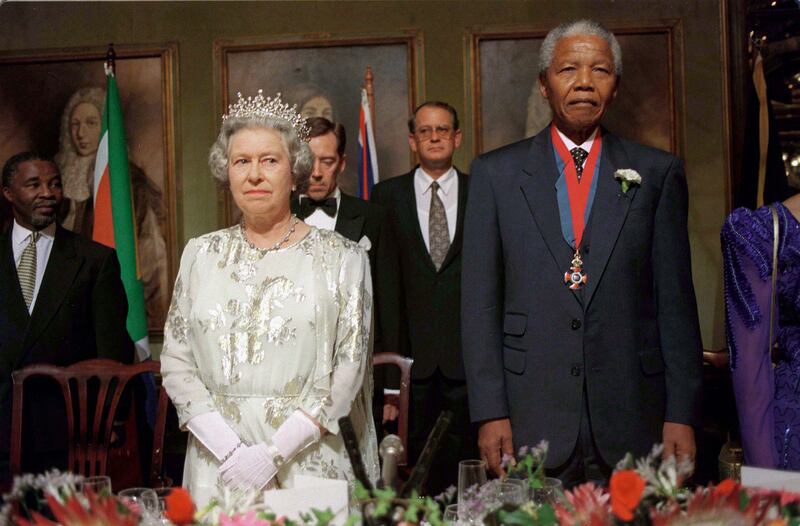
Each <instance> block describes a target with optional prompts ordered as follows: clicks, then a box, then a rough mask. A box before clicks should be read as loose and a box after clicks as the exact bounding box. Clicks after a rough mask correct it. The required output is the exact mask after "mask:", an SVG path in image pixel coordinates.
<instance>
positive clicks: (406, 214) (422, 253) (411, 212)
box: [400, 169, 436, 273]
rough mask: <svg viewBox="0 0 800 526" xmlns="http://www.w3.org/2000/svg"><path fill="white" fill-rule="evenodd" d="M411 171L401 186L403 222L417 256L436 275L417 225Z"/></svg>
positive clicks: (419, 227) (415, 197)
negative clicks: (408, 231) (405, 224)
mask: <svg viewBox="0 0 800 526" xmlns="http://www.w3.org/2000/svg"><path fill="white" fill-rule="evenodd" d="M415 171H416V169H415V170H412V171H411V173H410V174H408V177H406V178H405V181H403V185H402V191H403V194H404V195H403V198H402V201H403V206H402V207H400V210H401V211H402V216H403V218H402V219H403V221H406V223H407V225H408V228H409V230H410V231H411V232H412V236H413V237H414V245H416V247H417V255H418V256H419V257H420V258H421V259H422V261H423V262H424V263H425V265H426V266H427V267H428V268H429V269H430V271H431V272H433V273H436V266H435V265H434V264H433V260H432V259H431V255H430V253H429V252H428V248H427V247H426V246H425V240H424V239H423V237H422V226H421V225H420V224H419V217H418V216H417V196H416V193H415V192H414V172H415Z"/></svg>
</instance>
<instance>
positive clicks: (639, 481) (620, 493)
mask: <svg viewBox="0 0 800 526" xmlns="http://www.w3.org/2000/svg"><path fill="white" fill-rule="evenodd" d="M644 487H645V482H644V479H643V478H642V477H640V476H639V474H638V473H636V472H635V471H633V470H625V471H617V472H616V473H614V474H613V475H611V481H610V483H609V489H610V490H611V511H613V512H614V515H616V516H617V517H618V518H619V519H620V520H623V521H625V522H628V521H632V520H633V512H634V510H635V509H636V508H637V506H639V502H641V500H642V494H643V493H644Z"/></svg>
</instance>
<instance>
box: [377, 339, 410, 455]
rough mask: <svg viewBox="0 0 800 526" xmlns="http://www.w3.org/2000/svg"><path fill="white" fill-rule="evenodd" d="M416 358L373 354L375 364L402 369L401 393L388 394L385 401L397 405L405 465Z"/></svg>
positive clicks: (399, 434) (385, 353) (398, 426)
mask: <svg viewBox="0 0 800 526" xmlns="http://www.w3.org/2000/svg"><path fill="white" fill-rule="evenodd" d="M413 363H414V360H412V359H411V358H408V357H406V356H401V355H399V354H397V353H392V352H379V353H375V354H374V355H373V356H372V364H373V366H376V367H377V366H381V365H393V366H395V367H398V368H399V369H400V394H399V395H389V396H386V399H385V403H387V404H391V405H394V406H396V407H397V412H398V417H397V435H398V436H399V437H400V440H401V441H402V442H403V448H404V449H405V451H404V452H403V458H401V459H400V462H399V463H398V464H399V465H400V466H405V465H406V461H407V459H408V401H409V394H410V391H411V365H412V364H413Z"/></svg>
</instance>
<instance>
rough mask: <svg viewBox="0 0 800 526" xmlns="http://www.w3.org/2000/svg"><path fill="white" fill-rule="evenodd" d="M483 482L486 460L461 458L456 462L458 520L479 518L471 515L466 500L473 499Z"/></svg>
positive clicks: (484, 482)
mask: <svg viewBox="0 0 800 526" xmlns="http://www.w3.org/2000/svg"><path fill="white" fill-rule="evenodd" d="M484 484H486V462H484V461H483V460H462V461H461V462H459V463H458V518H459V520H460V521H464V522H473V521H476V520H479V519H480V517H474V516H473V513H472V511H471V510H470V506H469V505H468V504H469V503H468V502H467V501H468V500H470V498H472V499H474V498H475V495H476V494H477V492H478V490H479V489H480V487H481V486H483V485H484ZM470 494H471V495H470Z"/></svg>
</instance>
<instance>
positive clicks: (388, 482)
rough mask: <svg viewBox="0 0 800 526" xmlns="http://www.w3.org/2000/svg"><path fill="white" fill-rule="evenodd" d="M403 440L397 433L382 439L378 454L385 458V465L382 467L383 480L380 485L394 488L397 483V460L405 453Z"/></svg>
mask: <svg viewBox="0 0 800 526" xmlns="http://www.w3.org/2000/svg"><path fill="white" fill-rule="evenodd" d="M403 451H404V449H403V442H402V441H401V440H400V437H399V436H397V435H386V437H385V438H384V439H383V440H381V445H380V447H379V448H378V454H379V455H380V456H381V460H383V467H382V469H381V480H380V482H379V483H378V487H379V488H381V489H383V488H394V487H395V486H396V485H397V462H398V461H399V460H400V457H401V456H402V455H403Z"/></svg>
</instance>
